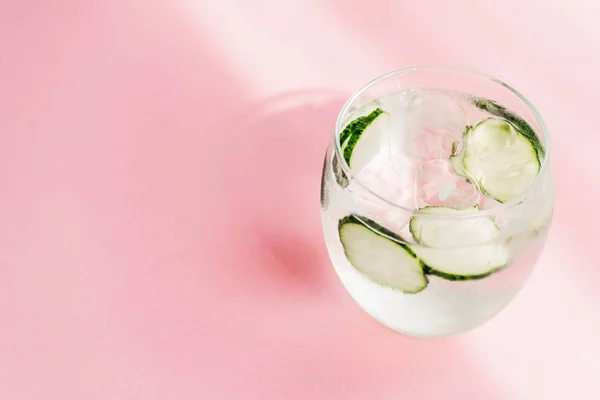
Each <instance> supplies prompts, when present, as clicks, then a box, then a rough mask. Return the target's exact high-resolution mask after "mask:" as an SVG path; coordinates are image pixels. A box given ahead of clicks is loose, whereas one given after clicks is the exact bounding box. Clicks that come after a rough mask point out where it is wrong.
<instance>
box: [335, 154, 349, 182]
mask: <svg viewBox="0 0 600 400" xmlns="http://www.w3.org/2000/svg"><path fill="white" fill-rule="evenodd" d="M331 168H332V169H333V175H334V176H335V181H336V182H337V184H338V185H340V186H341V188H342V189H344V188H346V187H348V185H349V184H350V179H349V178H348V176H347V175H346V173H345V172H344V170H343V169H342V165H341V164H340V162H339V161H338V156H337V154H336V153H333V156H332V158H331Z"/></svg>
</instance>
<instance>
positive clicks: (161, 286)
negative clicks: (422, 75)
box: [0, 0, 600, 400]
mask: <svg viewBox="0 0 600 400" xmlns="http://www.w3.org/2000/svg"><path fill="white" fill-rule="evenodd" d="M417 4H418V5H417ZM451 4H452V5H451ZM599 15H600V5H599V3H598V2H597V1H595V0H571V1H568V2H566V3H565V2H564V1H562V0H530V1H522V0H508V1H481V0H462V1H456V2H450V1H443V0H440V1H422V2H416V1H398V0H374V1H370V2H365V1H363V2H357V3H354V5H351V2H348V1H342V0H298V1H284V0H265V1H259V0H255V1H252V2H250V1H248V0H237V1H235V0H225V1H216V0H215V1H208V0H200V1H192V0H190V1H168V0H165V1H154V0H150V1H148V0H119V1H116V0H115V1H100V0H98V1H79V0H52V1H50V0H38V1H29V0H21V1H9V0H3V1H1V2H0V51H1V52H0V184H1V187H2V195H1V196H0V216H1V221H2V223H1V224H0V398H2V399H62V400H68V399H86V400H92V399H111V400H112V399H115V400H120V399H251V400H253V399H286V400H287V399H290V400H293V399H369V400H370V399H378V400H388V399H389V400H391V399H569V398H577V399H598V398H600V312H599V311H598V310H599V309H600V290H599V289H600V283H599V282H600V262H599V261H598V255H597V254H598V252H597V249H596V248H595V247H596V246H597V245H598V237H599V236H598V234H599V233H600V228H599V227H600V213H598V206H597V205H596V204H597V199H598V197H599V196H600V183H599V181H598V174H599V173H600V167H599V166H598V165H599V164H598V161H597V157H598V151H599V149H600V134H599V131H598V122H597V118H598V114H599V113H598V105H599V102H598V99H599V93H600V80H599V79H598V71H600V53H599V51H598V50H599V46H598V43H600V29H599V28H598V18H599ZM422 64H446V65H452V66H463V67H469V68H471V69H476V70H481V71H483V72H486V73H489V74H492V75H495V76H498V77H499V78H501V79H504V80H505V81H507V82H509V83H510V84H512V85H513V86H515V87H516V88H518V89H520V90H521V91H522V92H523V93H524V94H525V95H526V96H527V97H528V98H530V99H531V101H532V102H533V103H534V104H535V105H536V106H537V107H538V109H539V110H540V112H541V113H542V115H543V116H544V117H545V120H546V122H547V124H548V127H549V129H550V131H551V135H552V139H553V141H554V142H553V149H554V155H553V156H554V159H553V163H554V166H555V171H556V182H557V200H556V201H557V203H556V213H555V223H554V226H553V230H552V233H551V235H550V238H549V241H548V244H547V247H546V251H545V253H544V255H543V257H542V259H541V262H540V266H539V269H537V271H536V273H535V274H534V275H533V277H532V278H531V281H530V283H529V285H528V286H527V287H526V289H525V290H524V291H523V292H522V294H521V295H520V296H519V297H518V298H517V300H516V301H515V302H514V303H513V304H512V305H511V306H510V307H509V308H507V309H506V310H505V311H504V312H503V313H501V314H500V315H499V316H498V317H497V318H495V319H494V320H493V321H491V322H490V323H488V324H486V325H485V326H484V327H482V328H480V329H477V330H476V331H473V332H471V333H468V334H465V335H462V336H458V337H454V338H449V339H443V340H416V339H410V338H405V337H402V336H399V335H396V334H393V333H392V332H391V331H388V330H387V329H385V328H383V327H381V326H380V325H378V324H377V323H376V322H374V321H373V320H371V319H370V318H369V317H368V316H367V315H366V314H365V313H363V312H362V311H361V310H360V309H359V308H358V307H357V306H356V305H355V304H354V303H353V301H352V300H351V299H350V297H349V295H348V294H347V293H346V292H345V291H344V290H343V289H342V286H341V284H340V283H339V281H338V279H337V277H336V276H335V274H334V272H333V269H332V268H331V266H330V264H329V260H328V257H327V254H326V249H325V246H324V244H323V240H322V235H321V227H320V217H319V204H318V202H319V200H318V197H319V195H318V187H319V180H320V169H321V165H322V156H323V152H324V150H325V146H326V144H327V142H328V141H329V136H330V134H331V132H332V127H333V123H334V120H335V117H336V114H337V112H338V110H339V109H340V107H341V104H342V103H343V101H344V100H345V99H346V98H347V96H348V95H349V94H350V92H352V91H354V90H356V89H358V88H359V87H360V86H361V85H363V84H364V83H366V82H367V81H368V80H370V79H371V78H373V77H375V76H377V75H380V74H382V73H385V72H388V71H391V70H394V69H398V68H402V67H407V66H413V65H422Z"/></svg>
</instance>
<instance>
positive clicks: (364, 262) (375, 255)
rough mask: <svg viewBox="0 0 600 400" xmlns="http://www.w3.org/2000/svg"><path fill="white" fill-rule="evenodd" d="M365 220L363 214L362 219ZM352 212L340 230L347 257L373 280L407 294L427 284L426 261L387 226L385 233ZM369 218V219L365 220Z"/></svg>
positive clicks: (339, 227) (341, 221) (343, 221)
mask: <svg viewBox="0 0 600 400" xmlns="http://www.w3.org/2000/svg"><path fill="white" fill-rule="evenodd" d="M362 219H364V218H362V217H361V220H362ZM361 220H359V219H358V218H357V217H355V216H353V215H351V216H348V217H346V218H343V219H341V220H340V222H339V225H338V230H339V234H340V241H341V242H342V246H343V248H344V253H345V254H346V258H347V259H348V261H349V262H350V264H352V265H353V266H354V268H356V269H357V270H358V271H359V272H361V273H362V274H364V275H365V276H367V277H368V278H370V279H371V280H372V281H374V282H376V283H378V284H380V285H382V286H387V287H390V288H392V289H396V290H399V291H402V292H404V293H409V294H415V293H419V292H420V291H421V290H423V289H425V287H427V283H428V280H427V277H426V276H425V273H424V272H423V264H422V263H421V262H420V261H419V259H418V258H417V257H416V255H415V253H414V252H413V251H412V250H411V249H410V248H409V247H408V246H406V245H405V244H403V243H400V242H398V241H396V240H392V239H391V238H393V237H397V236H396V235H394V234H393V233H392V234H391V236H389V237H388V234H389V233H391V232H389V231H387V230H385V229H383V233H384V234H383V235H382V234H380V233H379V232H376V231H374V230H373V229H372V227H375V226H378V225H377V224H376V223H374V222H372V221H369V220H368V221H369V227H367V226H366V225H364V224H363V223H362V222H361ZM365 220H366V219H365Z"/></svg>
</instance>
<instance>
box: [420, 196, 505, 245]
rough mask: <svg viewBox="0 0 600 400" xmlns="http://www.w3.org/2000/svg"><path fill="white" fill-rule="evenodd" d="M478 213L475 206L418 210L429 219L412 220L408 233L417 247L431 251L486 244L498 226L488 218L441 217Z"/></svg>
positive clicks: (495, 234) (495, 235)
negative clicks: (432, 249) (429, 248)
mask: <svg viewBox="0 0 600 400" xmlns="http://www.w3.org/2000/svg"><path fill="white" fill-rule="evenodd" d="M478 210H479V206H477V205H475V206H472V207H469V208H466V209H462V210H459V209H456V208H450V207H441V206H428V207H424V208H422V209H421V210H420V211H421V212H423V213H426V214H431V215H432V216H431V217H426V216H417V217H413V218H411V220H410V223H409V226H410V232H411V233H412V235H413V237H414V238H415V240H416V241H417V242H418V243H419V244H420V245H423V246H427V247H434V248H456V247H461V246H476V245H480V244H485V243H489V242H491V241H493V240H495V239H496V237H497V236H498V226H497V225H496V223H495V222H494V221H493V220H492V219H491V218H489V217H469V218H464V219H449V218H444V217H445V216H456V215H461V214H467V213H472V212H476V211H478Z"/></svg>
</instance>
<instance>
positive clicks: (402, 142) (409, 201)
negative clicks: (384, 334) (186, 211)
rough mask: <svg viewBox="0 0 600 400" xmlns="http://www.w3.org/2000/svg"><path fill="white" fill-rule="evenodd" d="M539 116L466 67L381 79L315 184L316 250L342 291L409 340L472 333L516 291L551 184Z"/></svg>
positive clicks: (336, 139)
mask: <svg viewBox="0 0 600 400" xmlns="http://www.w3.org/2000/svg"><path fill="white" fill-rule="evenodd" d="M549 155H550V142H549V138H548V134H547V131H546V127H545V125H544V122H543V121H542V118H541V117H540V115H539V114H538V112H537V111H536V110H535V108H534V107H533V106H532V105H531V103H529V101H528V100H527V99H525V97H524V96H522V95H521V94H520V93H519V92H517V91H516V90H515V89H513V88H511V87H510V86H509V85H507V84H505V83H503V82H501V81H499V80H498V79H495V78H492V77H489V76H486V75H483V74H479V73H475V72H470V71H465V70H458V69H451V68H441V67H425V68H410V69H404V70H400V71H395V72H392V73H389V74H387V75H384V76H381V77H379V78H377V79H375V80H373V81H372V82H370V83H369V84H367V85H366V86H364V87H363V88H362V89H360V90H359V91H358V92H356V93H355V94H354V95H353V96H352V97H351V98H350V99H349V100H348V101H347V103H346V104H345V105H344V107H343V108H342V110H341V112H340V114H339V116H338V119H337V123H336V127H335V131H334V135H333V139H332V142H331V144H330V146H329V147H328V148H327V151H326V155H325V162H324V166H323V176H322V183H321V209H322V222H323V230H324V236H325V241H326V244H327V248H328V251H329V255H330V258H331V261H332V264H333V266H334V268H335V270H336V272H337V274H338V276H339V278H340V280H341V281H342V283H343V285H344V287H345V288H346V289H347V290H348V292H349V293H350V295H351V296H352V297H353V298H354V300H355V301H356V302H357V303H358V305H359V306H360V307H362V308H363V309H364V310H365V311H366V312H367V313H368V314H369V315H371V316H372V317H373V318H374V319H375V320H377V321H379V322H380V323H382V324H384V325H385V326H387V327H389V328H391V329H393V330H395V331H397V332H400V333H402V334H405V335H409V336H414V337H442V336H449V335H454V334H457V333H461V332H464V331H467V330H470V329H473V328H475V327H477V326H479V325H481V324H483V323H484V322H486V321H488V320H489V319H490V318H492V317H493V316H494V315H495V314H497V313H498V312H499V311H501V310H502V309H503V308H504V307H505V306H506V305H507V304H508V303H509V302H510V301H511V300H512V299H513V298H514V297H515V296H516V295H517V294H518V292H519V291H520V290H521V288H522V287H523V285H524V284H525V283H526V281H527V279H528V277H529V275H530V273H531V272H532V270H533V268H534V267H535V264H536V262H537V260H538V258H539V255H540V253H541V251H542V248H543V246H544V243H545V240H546V236H547V232H548V228H549V226H550V223H551V220H552V212H553V206H554V186H553V180H552V176H551V172H550V170H549V166H548V160H549Z"/></svg>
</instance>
